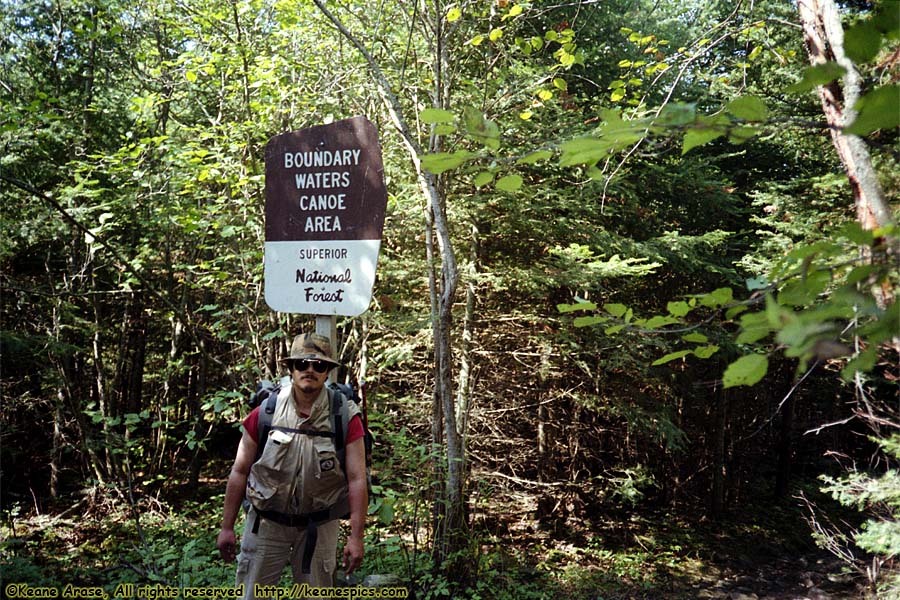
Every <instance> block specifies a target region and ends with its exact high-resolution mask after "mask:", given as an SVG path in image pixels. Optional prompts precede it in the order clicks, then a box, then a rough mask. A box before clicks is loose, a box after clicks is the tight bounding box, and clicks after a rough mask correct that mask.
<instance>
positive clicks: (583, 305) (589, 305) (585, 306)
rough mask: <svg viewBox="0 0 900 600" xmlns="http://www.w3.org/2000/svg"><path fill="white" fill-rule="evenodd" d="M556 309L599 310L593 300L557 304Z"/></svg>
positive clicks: (573, 310)
mask: <svg viewBox="0 0 900 600" xmlns="http://www.w3.org/2000/svg"><path fill="white" fill-rule="evenodd" d="M556 310H558V311H559V312H561V313H570V312H575V311H576V310H597V305H596V304H594V303H593V302H576V303H575V304H557V305H556Z"/></svg>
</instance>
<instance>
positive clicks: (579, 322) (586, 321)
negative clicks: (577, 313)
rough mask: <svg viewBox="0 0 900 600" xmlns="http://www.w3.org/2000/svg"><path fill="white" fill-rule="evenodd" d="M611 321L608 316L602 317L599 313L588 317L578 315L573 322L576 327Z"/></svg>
mask: <svg viewBox="0 0 900 600" xmlns="http://www.w3.org/2000/svg"><path fill="white" fill-rule="evenodd" d="M607 321H609V319H608V318H607V317H601V316H599V315H592V316H588V317H576V318H575V320H574V321H572V324H573V325H575V327H591V326H593V325H599V324H600V323H606V322H607Z"/></svg>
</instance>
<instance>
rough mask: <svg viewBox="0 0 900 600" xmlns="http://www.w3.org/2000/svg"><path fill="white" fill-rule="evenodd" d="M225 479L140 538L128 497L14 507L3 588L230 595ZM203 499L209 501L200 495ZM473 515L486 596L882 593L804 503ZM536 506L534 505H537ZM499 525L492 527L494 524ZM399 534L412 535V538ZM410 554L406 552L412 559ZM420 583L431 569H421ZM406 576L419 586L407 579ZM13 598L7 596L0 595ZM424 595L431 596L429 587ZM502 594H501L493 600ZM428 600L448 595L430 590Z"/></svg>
mask: <svg viewBox="0 0 900 600" xmlns="http://www.w3.org/2000/svg"><path fill="white" fill-rule="evenodd" d="M224 487H225V481H224V480H221V481H220V480H206V481H205V482H203V484H201V486H200V487H199V488H193V489H191V490H190V492H189V493H187V494H184V493H182V494H181V496H182V497H181V498H180V499H176V500H174V501H172V502H171V504H169V503H166V502H164V501H161V500H156V499H154V500H149V499H148V496H145V497H144V498H145V500H144V501H142V502H141V503H140V511H139V512H140V514H141V516H140V519H139V522H140V528H138V527H137V524H138V521H137V520H136V519H135V513H134V512H132V511H130V510H129V507H128V503H127V500H126V498H125V497H124V496H120V497H119V499H118V500H115V501H113V500H112V499H111V498H110V497H109V496H107V497H102V496H101V497H100V500H99V501H98V500H97V497H95V498H94V499H93V500H91V501H89V500H88V499H87V498H82V501H81V503H80V504H78V505H74V503H71V504H70V505H69V506H68V507H65V506H62V505H60V506H57V507H55V508H54V509H53V510H50V509H48V510H45V511H43V512H44V514H40V515H38V514H35V513H34V512H33V511H31V512H30V514H29V511H27V510H26V509H25V505H24V504H23V505H22V506H21V507H20V509H19V510H20V514H17V515H16V514H13V513H12V512H10V511H9V510H7V511H4V515H3V516H4V518H3V523H2V526H0V581H2V585H6V584H8V583H28V584H30V585H34V586H38V585H51V586H52V585H55V586H63V585H65V584H66V583H74V584H76V585H103V586H105V587H109V586H113V585H115V584H116V583H118V582H122V581H137V582H138V583H140V582H148V581H165V582H170V584H171V585H181V586H185V585H230V584H229V583H228V582H229V581H230V580H231V578H232V577H233V567H231V566H229V565H225V564H224V563H222V561H221V560H220V559H219V558H218V556H217V552H216V551H215V548H214V540H215V535H216V533H217V527H218V520H219V518H220V515H221V502H222V492H223V491H224ZM200 498H202V499H200ZM515 498H516V501H515V502H504V501H503V500H502V499H501V498H500V497H499V495H498V496H497V497H494V498H492V499H491V502H490V503H489V504H488V507H489V508H490V512H489V513H477V514H475V515H474V524H475V530H476V535H477V536H478V539H479V543H480V547H481V556H482V558H481V559H480V563H479V566H478V567H477V572H476V573H474V577H473V579H475V580H476V581H480V587H479V591H478V592H477V593H475V594H472V595H470V597H473V598H474V597H478V598H485V599H487V598H504V599H506V598H517V599H519V598H521V599H530V598H534V599H537V598H571V599H573V600H574V599H578V600H580V599H583V600H689V599H704V598H708V599H723V600H763V599H765V600H843V599H859V598H866V597H871V596H867V595H866V593H865V592H864V588H863V587H862V583H863V581H862V579H861V578H860V577H859V575H858V574H856V573H852V572H851V571H850V570H849V568H848V567H847V566H846V565H844V564H843V563H841V562H840V561H838V560H837V559H835V558H834V557H833V556H831V555H830V554H828V553H826V552H824V551H822V550H820V549H818V548H816V546H815V545H814V544H813V542H812V537H811V535H810V531H809V526H808V524H807V523H806V522H805V521H804V519H803V515H802V513H801V512H800V510H799V508H798V507H787V508H785V507H781V508H779V507H772V506H769V507H766V506H756V507H754V508H752V509H748V510H744V511H742V512H740V513H739V514H738V513H735V514H726V515H725V517H723V518H722V519H719V520H716V521H712V520H708V519H706V518H703V517H701V516H698V515H699V514H700V512H699V511H692V510H689V509H682V510H680V511H673V510H666V511H663V510H653V509H649V508H641V507H637V508H635V509H632V510H624V509H621V508H620V509H617V510H615V511H607V512H603V513H600V512H595V513H593V514H591V512H590V511H588V512H580V513H579V514H577V515H576V514H570V515H569V516H565V517H559V518H555V519H548V518H546V517H543V518H537V517H536V513H535V511H534V510H533V508H534V504H532V503H530V502H529V501H527V500H526V501H524V502H523V498H525V497H524V496H522V495H521V494H519V495H517V496H516V497H515ZM532 500H535V499H534V498H532ZM488 515H490V517H488ZM369 529H370V530H372V531H370V534H369V535H370V541H371V542H372V544H371V546H370V548H367V563H368V564H364V568H367V569H369V572H372V573H375V572H384V571H383V569H385V568H387V569H390V568H391V567H392V566H393V567H394V568H395V570H397V571H402V570H403V568H402V564H403V563H402V561H398V559H397V558H396V557H397V556H398V555H402V554H405V553H406V552H405V551H404V552H397V553H395V554H393V555H390V556H393V557H394V558H393V559H391V558H390V556H387V557H386V555H385V552H387V550H386V548H387V547H388V546H389V545H390V544H391V543H392V542H390V540H392V539H393V540H397V539H398V537H397V536H396V535H395V534H396V533H397V532H396V530H395V531H394V532H391V531H390V528H384V527H381V526H379V525H378V524H377V523H372V526H371V527H370V528H369ZM400 537H403V536H402V534H401V536H400ZM407 550H408V549H407ZM420 573H422V571H420ZM403 579H408V577H405V578H403ZM0 589H2V588H0ZM422 589H427V587H426V588H422ZM491 592H496V593H491ZM417 597H419V598H426V597H432V598H433V597H438V594H435V593H432V594H431V595H430V596H429V595H428V594H427V593H425V594H422V593H420V594H419V595H418V596H417Z"/></svg>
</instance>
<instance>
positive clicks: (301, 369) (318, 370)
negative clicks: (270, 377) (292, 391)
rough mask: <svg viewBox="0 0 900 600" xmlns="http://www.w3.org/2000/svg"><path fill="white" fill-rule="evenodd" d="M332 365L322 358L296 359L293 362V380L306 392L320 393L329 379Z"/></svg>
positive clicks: (297, 386) (294, 383)
mask: <svg viewBox="0 0 900 600" xmlns="http://www.w3.org/2000/svg"><path fill="white" fill-rule="evenodd" d="M330 367H331V365H329V364H328V363H326V362H324V361H321V360H295V361H293V362H292V363H291V382H292V383H293V385H294V387H296V388H298V389H299V390H300V391H301V392H303V393H304V394H318V393H319V392H320V391H321V390H322V387H323V386H324V385H325V380H326V379H328V370H329V369H330Z"/></svg>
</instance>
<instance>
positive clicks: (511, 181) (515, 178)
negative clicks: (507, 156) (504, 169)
mask: <svg viewBox="0 0 900 600" xmlns="http://www.w3.org/2000/svg"><path fill="white" fill-rule="evenodd" d="M495 187H496V188H497V189H498V190H503V191H504V192H515V191H517V190H518V189H519V188H521V187H522V178H521V177H520V176H519V175H516V174H512V175H507V176H506V177H501V178H500V179H498V180H497V183H496V185H495Z"/></svg>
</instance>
